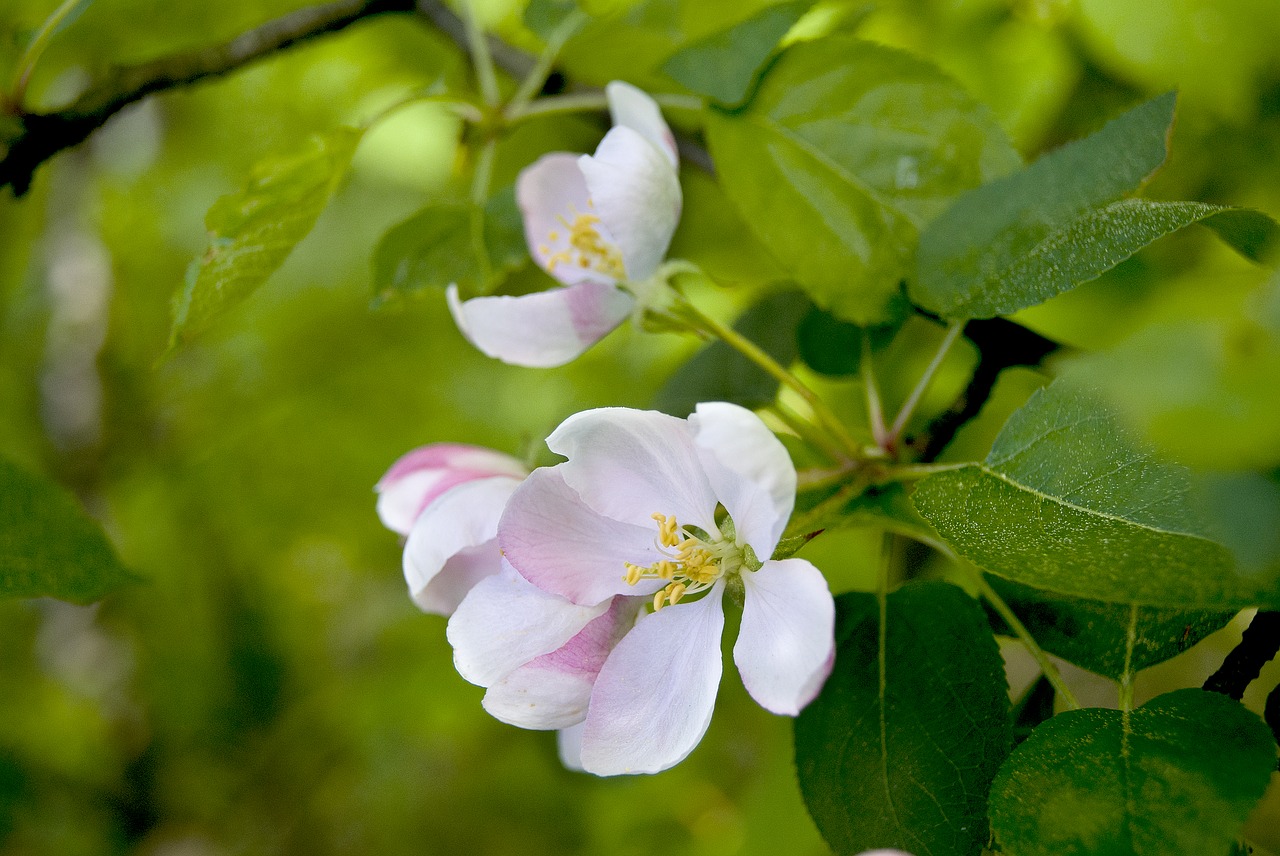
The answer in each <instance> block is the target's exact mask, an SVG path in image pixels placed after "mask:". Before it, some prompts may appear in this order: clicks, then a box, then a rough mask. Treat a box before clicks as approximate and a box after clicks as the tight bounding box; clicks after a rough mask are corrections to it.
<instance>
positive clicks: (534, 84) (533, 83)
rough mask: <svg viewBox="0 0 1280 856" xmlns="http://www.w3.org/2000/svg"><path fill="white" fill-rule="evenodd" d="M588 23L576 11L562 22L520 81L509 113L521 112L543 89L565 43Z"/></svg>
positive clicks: (509, 107) (585, 18)
mask: <svg viewBox="0 0 1280 856" xmlns="http://www.w3.org/2000/svg"><path fill="white" fill-rule="evenodd" d="M586 22H587V16H586V15H585V14H584V13H583V12H582V11H580V10H578V9H574V10H573V11H572V12H570V13H569V14H568V15H566V16H565V18H564V20H563V21H561V22H560V24H559V26H557V27H556V28H555V29H554V30H552V31H551V35H550V36H548V37H547V46H546V48H545V49H544V50H543V51H542V54H541V55H540V56H539V57H538V61H537V63H536V64H535V65H534V66H533V68H531V69H530V70H529V73H528V74H527V75H525V78H524V80H522V81H520V88H519V89H517V90H516V94H515V95H513V96H512V97H511V101H510V102H508V104H507V113H508V115H510V114H511V113H513V112H519V111H520V110H522V109H524V108H525V107H526V106H527V105H528V104H529V102H530V101H532V100H533V98H534V96H536V95H537V94H538V92H539V91H541V89H542V85H543V84H544V83H546V82H547V75H549V74H550V73H551V66H553V65H555V62H556V58H557V57H559V56H560V50H561V49H562V48H563V47H564V45H565V42H567V41H569V39H571V38H573V36H574V34H576V33H577V32H578V30H581V29H582V26H583V25H584V24H585V23H586Z"/></svg>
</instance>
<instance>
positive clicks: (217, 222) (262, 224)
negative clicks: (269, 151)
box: [170, 128, 361, 347]
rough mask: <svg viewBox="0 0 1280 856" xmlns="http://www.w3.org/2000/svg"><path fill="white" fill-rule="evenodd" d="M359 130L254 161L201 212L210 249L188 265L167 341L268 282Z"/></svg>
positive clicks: (346, 159)
mask: <svg viewBox="0 0 1280 856" xmlns="http://www.w3.org/2000/svg"><path fill="white" fill-rule="evenodd" d="M360 136H361V131H359V130H356V129H355V128H337V129H335V130H333V131H330V132H329V133H327V134H325V135H323V136H318V137H314V138H312V139H311V140H310V141H309V143H308V145H307V148H306V149H305V150H303V151H302V152H297V153H295V154H293V155H290V156H287V157H281V158H274V159H271V160H267V161H264V162H262V163H259V164H258V165H257V166H255V167H254V169H253V172H252V174H251V175H250V178H249V182H248V183H247V184H246V185H245V186H244V187H243V188H242V189H240V190H238V191H236V192H235V193H231V194H228V195H227V196H224V197H222V198H221V199H219V200H218V201H217V202H215V203H214V204H213V207H212V208H210V209H209V213H208V214H207V215H206V216H205V226H206V227H207V228H208V230H209V248H208V249H207V250H205V252H204V255H203V256H201V257H200V258H198V259H196V260H195V261H193V262H192V263H191V266H190V267H189V268H187V282H186V287H185V289H184V290H183V292H182V294H181V296H180V297H179V299H178V301H177V306H176V311H175V317H174V322H173V329H172V331H171V334H170V347H173V346H175V345H177V344H180V343H182V342H184V341H186V340H188V339H189V338H190V337H191V336H194V335H195V334H197V333H199V332H200V331H202V330H204V329H205V328H206V327H208V326H209V324H210V323H212V322H213V321H214V319H216V318H217V317H218V316H219V315H221V314H222V313H224V312H226V311H227V310H228V309H230V308H232V307H233V306H235V305H236V304H237V303H239V302H241V301H242V300H244V299H245V298H246V297H248V296H249V295H250V294H252V293H253V291H254V290H255V289H257V288H258V286H260V285H262V284H263V283H264V282H266V281H267V278H268V277H270V276H271V274H273V273H275V271H276V269H277V268H279V267H280V265H282V264H284V260H285V258H286V257H288V255H289V253H290V252H292V251H293V248H294V247H295V246H297V244H298V242H299V241H301V240H302V239H303V238H305V237H306V236H307V233H309V232H310V231H311V229H312V227H313V226H315V224H316V220H317V219H318V218H319V217H320V212H321V211H323V210H324V208H325V206H326V205H328V204H329V198H330V197H331V196H332V195H333V192H334V190H335V189H337V186H338V184H339V182H341V180H342V178H343V176H345V175H346V172H347V168H348V166H350V164H351V156H352V155H353V154H354V153H355V150H356V145H357V144H358V143H359V142H360Z"/></svg>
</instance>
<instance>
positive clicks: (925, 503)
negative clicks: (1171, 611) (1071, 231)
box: [913, 380, 1280, 609]
mask: <svg viewBox="0 0 1280 856" xmlns="http://www.w3.org/2000/svg"><path fill="white" fill-rule="evenodd" d="M1191 487H1192V482H1191V478H1190V474H1189V472H1188V471H1187V470H1186V469H1184V468H1183V467H1180V466H1175V465H1173V464H1170V463H1166V462H1164V461H1162V460H1160V459H1158V458H1156V457H1155V456H1154V455H1152V454H1151V452H1150V451H1149V450H1148V449H1147V448H1146V447H1145V446H1144V445H1142V444H1141V443H1139V442H1138V441H1137V440H1136V438H1134V437H1133V436H1132V434H1131V432H1129V431H1128V430H1126V429H1125V427H1124V426H1123V425H1122V424H1121V423H1120V421H1119V419H1118V418H1117V417H1116V415H1115V414H1114V413H1113V412H1112V411H1111V410H1109V409H1108V408H1107V407H1106V406H1104V405H1103V404H1102V403H1101V401H1100V400H1099V398H1098V396H1097V395H1096V393H1094V392H1092V391H1088V392H1086V391H1083V390H1081V389H1080V388H1078V387H1075V386H1072V385H1070V384H1069V383H1067V382H1066V381H1063V380H1059V381H1057V382H1055V383H1053V384H1052V385H1050V386H1049V387H1046V388H1045V389H1043V390H1040V391H1038V392H1036V393H1035V394H1034V395H1032V396H1031V398H1030V399H1029V400H1028V401H1027V403H1026V404H1025V405H1024V406H1023V407H1022V408H1020V409H1019V410H1018V411H1017V412H1016V413H1014V415H1013V417H1012V418H1010V419H1009V421H1008V422H1007V423H1006V424H1005V427H1004V429H1003V430H1002V431H1001V432H1000V435H999V436H998V437H997V438H996V442H995V445H994V446H993V447H992V449H991V454H989V455H988V456H987V458H986V460H985V461H984V462H983V463H981V464H970V465H968V466H965V467H961V468H960V469H956V470H950V471H947V472H941V473H937V474H935V475H933V476H930V477H929V478H927V479H924V480H923V481H921V482H920V483H919V484H918V485H917V487H916V492H915V495H914V497H913V500H914V502H915V505H916V507H917V508H918V509H919V510H920V513H921V514H923V515H924V517H925V519H927V520H928V521H929V522H930V523H932V524H933V525H934V527H935V528H936V529H937V530H938V532H939V534H940V535H941V536H942V537H943V538H945V539H946V541H947V542H948V543H949V544H951V546H952V547H954V548H955V549H956V551H957V552H959V553H960V554H961V555H962V556H964V557H965V558H967V559H969V560H971V561H973V562H975V563H977V564H979V565H981V566H982V567H984V568H986V569H987V570H989V571H992V572H994V573H997V574H999V575H1001V576H1003V577H1007V578H1008V579H1012V580H1015V581H1017V582H1022V583H1026V584H1027V585H1030V586H1033V587H1035V588H1039V589H1044V590H1047V591H1052V592H1057V593H1060V594H1070V595H1075V596H1077V597H1084V598H1090V599H1095V600H1108V601H1119V602H1122V603H1138V604H1143V605H1147V606H1167V607H1173V608H1187V609H1197V608H1204V609H1229V608H1233V607H1241V606H1249V605H1252V604H1257V603H1275V602H1277V601H1280V591H1277V588H1278V587H1277V585H1276V576H1277V574H1278V573H1280V567H1276V566H1274V562H1273V566H1272V567H1266V568H1260V569H1259V568H1250V569H1248V570H1249V573H1247V574H1246V573H1240V563H1239V561H1238V559H1237V557H1236V555H1234V554H1233V553H1232V551H1231V550H1230V549H1228V548H1227V547H1225V546H1223V545H1222V544H1220V543H1218V542H1217V541H1215V540H1214V539H1213V537H1212V534H1213V533H1210V532H1209V531H1208V528H1207V527H1206V525H1205V524H1204V523H1203V522H1202V520H1201V515H1200V514H1199V512H1198V510H1197V509H1196V508H1195V507H1194V504H1193V503H1192V501H1191V498H1190V495H1191Z"/></svg>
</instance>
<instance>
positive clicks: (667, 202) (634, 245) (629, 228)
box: [578, 126, 682, 281]
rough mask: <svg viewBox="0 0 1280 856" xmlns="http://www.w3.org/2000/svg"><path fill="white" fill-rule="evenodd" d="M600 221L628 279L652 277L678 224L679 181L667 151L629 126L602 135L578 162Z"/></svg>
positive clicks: (638, 279)
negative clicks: (595, 147)
mask: <svg viewBox="0 0 1280 856" xmlns="http://www.w3.org/2000/svg"><path fill="white" fill-rule="evenodd" d="M578 168H579V169H580V170H582V175H583V176H584V177H585V178H586V181H587V192H588V194H589V195H590V197H591V201H592V203H593V205H594V211H595V213H596V214H598V215H599V217H600V222H601V224H602V225H603V226H604V228H605V229H606V230H607V231H608V233H609V234H610V235H611V236H612V237H613V241H614V243H615V244H616V245H617V248H618V250H619V251H621V253H622V264H623V267H624V268H625V270H626V274H627V279H630V280H636V281H640V280H645V279H648V278H649V277H650V276H652V275H653V273H654V271H656V270H657V269H658V265H660V264H661V263H662V259H663V257H664V256H666V254H667V247H668V246H670V244H671V236H672V235H673V234H675V231H676V224H677V223H678V222H679V221H680V207H681V204H682V201H681V196H680V179H679V177H678V176H677V175H676V171H675V170H674V169H673V168H672V166H671V163H670V162H669V161H668V160H667V155H666V153H665V152H664V151H663V150H661V149H659V148H658V147H656V146H654V145H653V144H652V143H650V142H649V141H648V140H646V139H645V138H644V137H643V136H641V135H640V134H639V133H637V132H636V131H633V130H632V129H631V128H627V127H623V126H618V127H615V128H613V129H612V130H611V131H609V133H607V134H605V137H604V139H603V140H601V141H600V146H599V148H597V149H596V152H595V154H594V155H583V156H582V157H581V158H579V159H578Z"/></svg>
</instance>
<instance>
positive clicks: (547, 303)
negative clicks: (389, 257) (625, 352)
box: [445, 282, 635, 368]
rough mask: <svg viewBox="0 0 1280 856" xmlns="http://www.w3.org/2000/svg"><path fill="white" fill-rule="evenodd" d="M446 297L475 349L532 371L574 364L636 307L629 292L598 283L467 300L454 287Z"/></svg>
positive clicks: (455, 319) (460, 326)
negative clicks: (575, 360) (513, 295)
mask: <svg viewBox="0 0 1280 856" xmlns="http://www.w3.org/2000/svg"><path fill="white" fill-rule="evenodd" d="M445 295H446V298H447V299H448V302H449V311H450V312H452V313H453V320H454V321H455V322H456V323H457V325H458V329H459V330H460V331H461V332H462V335H463V336H465V337H466V338H467V340H468V341H470V342H471V344H473V345H475V346H476V347H477V348H478V349H479V350H480V351H481V352H483V353H484V354H486V355H488V356H490V357H494V358H496V359H499V360H502V361H503V362H504V363H510V364H511V365H516V366H530V367H532V368H553V367H555V366H562V365H564V364H565V363H567V362H569V361H571V360H573V359H574V358H576V357H577V356H578V355H580V354H581V353H582V352H583V351H585V350H586V349H587V348H589V347H591V346H592V345H594V344H595V343H596V342H598V341H600V340H601V339H602V338H604V337H605V335H606V334H607V333H609V331H611V330H613V328H615V327H617V326H618V325H619V324H621V323H622V322H623V321H624V320H626V318H627V316H628V315H630V314H631V309H632V307H633V306H634V305H635V300H634V299H633V298H632V297H631V295H629V294H627V293H626V292H625V291H622V290H621V289H618V288H615V287H614V286H612V285H607V284H604V283H596V282H583V283H580V284H578V285H572V286H569V287H567V288H552V289H550V290H549V291H540V292H537V293H535V294H526V295H522V296H520V297H476V298H473V299H471V300H466V301H463V300H460V299H459V298H458V290H457V288H456V287H455V286H452V285H451V286H449V288H448V290H447V291H446V292H445Z"/></svg>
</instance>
